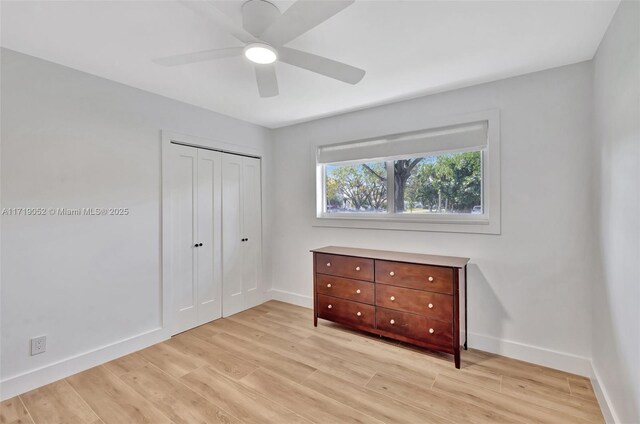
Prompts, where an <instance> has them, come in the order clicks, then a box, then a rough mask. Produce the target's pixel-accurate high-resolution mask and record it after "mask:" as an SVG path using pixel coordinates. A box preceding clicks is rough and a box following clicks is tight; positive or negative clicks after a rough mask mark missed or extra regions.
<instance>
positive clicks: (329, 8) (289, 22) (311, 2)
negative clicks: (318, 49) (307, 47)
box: [260, 0, 355, 46]
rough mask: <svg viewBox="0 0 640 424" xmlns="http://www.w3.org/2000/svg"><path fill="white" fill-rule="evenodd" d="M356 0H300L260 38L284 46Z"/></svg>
mask: <svg viewBox="0 0 640 424" xmlns="http://www.w3.org/2000/svg"><path fill="white" fill-rule="evenodd" d="M354 1H355V0H339V1H336V0H298V1H297V2H295V3H294V4H293V5H291V7H289V8H288V9H287V10H286V11H285V12H284V13H283V14H282V15H280V17H279V18H278V19H276V21H275V22H274V23H273V25H271V26H270V27H269V28H267V29H266V30H265V31H264V32H263V33H262V35H261V36H260V38H261V39H262V40H264V41H266V42H267V43H270V44H273V45H275V46H282V45H284V44H287V43H288V42H289V41H291V40H293V39H295V38H297V37H299V36H300V35H302V34H304V33H305V32H307V31H309V30H310V29H311V28H314V27H315V26H317V25H319V24H321V23H322V22H324V21H326V20H327V19H329V18H330V17H332V16H333V15H335V14H336V13H338V12H340V11H342V10H343V9H345V8H346V7H348V6H350V5H351V4H352V3H353V2H354Z"/></svg>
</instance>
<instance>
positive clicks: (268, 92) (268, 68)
mask: <svg viewBox="0 0 640 424" xmlns="http://www.w3.org/2000/svg"><path fill="white" fill-rule="evenodd" d="M255 68H256V81H257V82H258V92H259V93H260V97H273V96H277V95H278V93H279V91H278V78H277V77H276V66H275V65H274V64H270V65H256V67H255Z"/></svg>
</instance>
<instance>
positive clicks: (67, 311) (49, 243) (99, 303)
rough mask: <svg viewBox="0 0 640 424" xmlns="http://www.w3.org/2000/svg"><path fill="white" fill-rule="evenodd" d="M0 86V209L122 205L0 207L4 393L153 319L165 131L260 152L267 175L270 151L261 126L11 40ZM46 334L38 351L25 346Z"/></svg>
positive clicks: (157, 301) (155, 322)
mask: <svg viewBox="0 0 640 424" xmlns="http://www.w3.org/2000/svg"><path fill="white" fill-rule="evenodd" d="M1 89H2V105H1V106H2V166H1V169H2V174H1V181H2V190H1V193H2V199H1V202H2V206H3V207H5V208H14V207H15V208H18V207H34V208H37V207H44V208H51V207H53V208H77V207H123V208H129V209H130V214H129V215H128V216H104V217H90V216H3V217H2V227H1V230H2V239H3V240H2V250H1V260H2V282H3V284H2V292H1V299H2V348H3V350H2V355H1V356H2V379H3V380H4V382H5V387H4V388H6V389H11V390H13V389H15V388H16V387H22V388H25V387H28V386H29V382H30V381H33V382H34V383H38V382H39V383H40V384H42V383H43V381H42V375H41V376H40V378H36V377H34V378H33V379H30V377H29V373H30V372H32V371H34V370H38V369H41V368H43V367H44V369H46V367H48V366H50V365H53V364H57V363H64V362H65V361H67V360H69V359H70V358H74V357H75V356H76V355H80V357H81V358H82V355H84V354H85V353H90V352H92V351H94V350H96V349H102V348H104V347H105V346H109V345H112V344H117V343H119V342H122V341H126V340H127V339H130V338H134V339H135V338H136V337H138V336H140V335H144V334H146V333H148V332H150V331H153V330H154V329H157V328H158V327H159V326H160V324H161V321H160V318H161V315H160V313H161V266H160V264H161V262H160V259H161V251H160V247H161V215H160V213H161V204H160V194H161V179H160V172H161V162H160V152H161V130H170V131H173V132H177V133H184V134H189V135H195V136H200V137H205V138H210V139H215V140H219V141H224V142H228V143H232V144H236V145H244V146H247V147H251V148H253V149H257V150H260V151H263V152H265V160H264V161H263V163H264V168H265V170H266V174H267V175H268V174H269V173H270V172H271V171H270V169H269V168H270V166H271V163H272V159H271V157H270V155H271V139H270V134H269V131H268V130H266V129H264V128H262V127H260V126H257V125H253V124H249V123H246V122H243V121H239V120H236V119H232V118H229V117H226V116H223V115H220V114H217V113H214V112H210V111H207V110H204V109H201V108H197V107H194V106H190V105H187V104H184V103H180V102H177V101H174V100H170V99H167V98H164V97H161V96H157V95H154V94H151V93H148V92H145V91H142V90H138V89H134V88H131V87H128V86H125V85H122V84H118V83H115V82H112V81H109V80H105V79H102V78H98V77H95V76H92V75H89V74H86V73H83V72H79V71H75V70H72V69H70V68H66V67H63V66H59V65H56V64H53V63H50V62H46V61H43V60H40V59H36V58H33V57H30V56H25V55H23V54H20V53H16V52H13V51H9V50H2V87H1ZM266 179H267V180H268V177H267V178H266ZM265 186H266V188H267V190H266V192H265V196H264V197H265V198H269V197H270V193H269V191H268V189H269V187H271V184H270V183H269V182H268V181H265ZM264 210H265V215H264V216H263V219H264V221H265V222H267V223H268V220H269V217H268V215H267V214H266V211H267V208H264ZM268 229H269V226H268V225H265V230H266V232H267V234H265V244H268V242H269V235H268ZM265 253H266V254H265V262H266V263H267V264H268V263H269V257H268V250H267V251H266V252H265ZM42 334H46V335H47V336H48V348H47V352H46V353H45V354H41V355H38V356H30V355H29V338H30V337H33V336H38V335H42ZM72 362H73V361H72ZM76 362H78V363H82V361H81V360H79V361H76ZM85 366H86V364H85ZM78 367H80V366H79V365H78ZM59 369H62V368H59ZM74 369H77V368H73V367H72V366H71V367H70V368H69V369H68V371H73V370H74ZM55 376H56V374H51V375H48V376H47V377H44V378H53V377H55ZM14 377H15V378H16V381H18V382H19V384H18V383H16V381H11V384H8V383H7V380H11V379H12V378H14ZM16 384H17V385H16ZM21 384H26V386H24V385H21Z"/></svg>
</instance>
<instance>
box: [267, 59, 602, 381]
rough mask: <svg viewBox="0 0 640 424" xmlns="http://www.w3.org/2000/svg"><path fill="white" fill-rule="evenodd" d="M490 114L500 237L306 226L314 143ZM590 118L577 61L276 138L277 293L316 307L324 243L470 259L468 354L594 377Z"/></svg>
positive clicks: (586, 85) (587, 69)
mask: <svg viewBox="0 0 640 424" xmlns="http://www.w3.org/2000/svg"><path fill="white" fill-rule="evenodd" d="M494 108H497V109H499V110H500V120H501V165H502V234H501V235H498V236H496V235H480V234H456V233H438V232H412V231H391V230H363V229H337V228H320V227H314V226H313V224H314V214H315V178H316V176H315V159H314V149H313V146H314V145H317V144H329V143H335V142H339V141H346V140H356V139H362V138H367V137H375V136H379V135H380V134H393V133H399V132H403V131H407V130H410V129H417V128H420V125H421V122H425V121H426V120H427V119H438V118H439V117H443V118H445V117H451V116H456V115H460V114H464V113H470V112H477V111H483V110H488V109H494ZM590 118H591V64H590V63H589V62H584V63H581V64H577V65H571V66H566V67H562V68H557V69H552V70H548V71H543V72H537V73H534V74H529V75H525V76H521V77H517V78H510V79H506V80H501V81H498V82H494V83H489V84H482V85H478V86H474V87H470V88H465V89H461V90H456V91H450V92H447V93H442V94H437V95H432V96H426V97H422V98H419V99H415V100H410V101H404V102H399V103H395V104H390V105H386V106H381V107H376V108H371V109H366V110H362V111H359V112H354V113H349V114H344V115H339V116H335V117H331V118H326V119H320V120H317V121H313V122H309V123H304V124H299V125H295V126H291V127H286V128H282V129H278V130H275V131H274V140H275V144H274V157H275V160H276V167H275V172H274V184H275V187H277V190H276V191H275V202H274V205H276V210H275V211H274V220H275V228H274V239H273V241H274V244H273V270H274V271H273V275H272V278H271V280H272V288H273V291H274V295H275V296H277V297H279V298H282V299H287V300H294V301H298V302H299V303H306V304H308V305H311V300H310V299H311V291H312V284H311V281H312V280H311V274H312V263H311V256H310V255H309V253H308V252H309V249H311V248H317V247H321V246H323V245H332V244H333V245H345V246H354V247H369V248H374V249H390V250H400V251H414V252H424V253H432V254H443V255H454V256H467V257H470V258H472V259H471V265H470V268H469V315H470V316H469V331H470V332H471V333H472V335H471V346H474V347H477V348H480V349H483V348H484V349H489V350H493V351H499V352H503V353H505V354H509V355H513V356H517V357H520V358H523V359H527V360H531V361H534V362H538V363H545V364H548V365H550V366H555V367H559V368H564V369H570V370H573V371H575V372H580V373H583V374H587V373H589V372H590V362H589V359H588V358H590V356H591V318H590V312H589V311H590V308H591V279H592V274H593V268H592V266H591V265H592V261H591V260H589V258H592V257H593V249H592V246H593V242H594V239H593V237H592V234H593V231H592V227H593V213H592V211H591V206H592V203H593V202H592V198H591V195H592V191H591V190H590V189H589V181H590V176H591V168H590V167H589V166H586V164H589V163H590V162H591V160H592V158H591V148H590V146H591V133H592V130H591V121H590ZM422 125H424V124H422Z"/></svg>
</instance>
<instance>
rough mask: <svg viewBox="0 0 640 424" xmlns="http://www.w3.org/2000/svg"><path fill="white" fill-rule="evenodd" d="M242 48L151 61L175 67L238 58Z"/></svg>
mask: <svg viewBox="0 0 640 424" xmlns="http://www.w3.org/2000/svg"><path fill="white" fill-rule="evenodd" d="M243 50H244V47H229V48H227V49H214V50H204V51H201V52H194V53H185V54H178V55H175V56H167V57H161V58H159V59H154V60H153V61H154V62H155V63H157V64H158V65H163V66H177V65H186V64H189V63H196V62H206V61H207V60H213V59H219V58H222V57H231V56H240V55H241V54H242V51H243Z"/></svg>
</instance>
